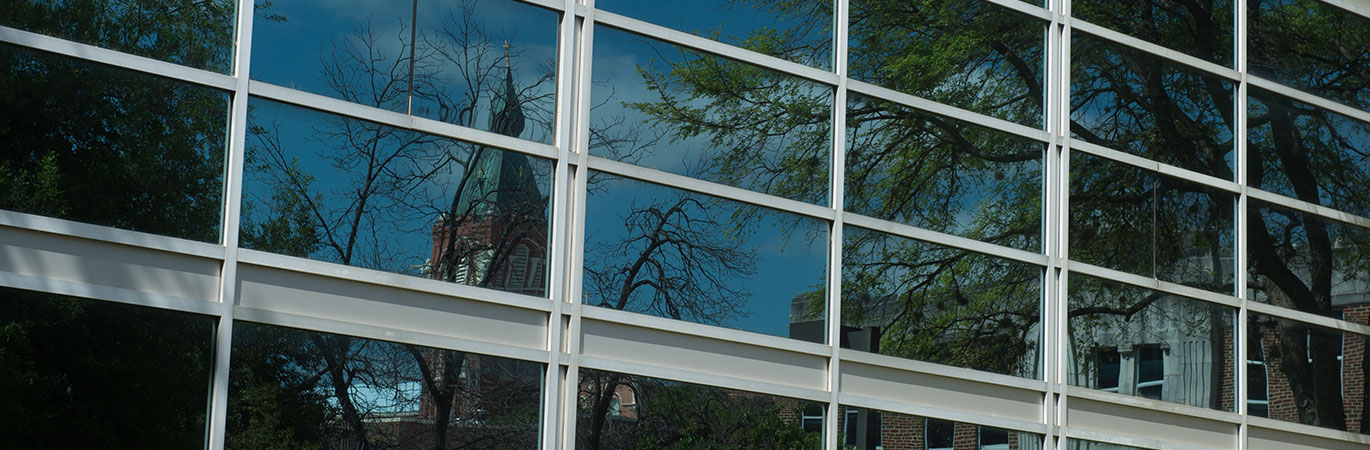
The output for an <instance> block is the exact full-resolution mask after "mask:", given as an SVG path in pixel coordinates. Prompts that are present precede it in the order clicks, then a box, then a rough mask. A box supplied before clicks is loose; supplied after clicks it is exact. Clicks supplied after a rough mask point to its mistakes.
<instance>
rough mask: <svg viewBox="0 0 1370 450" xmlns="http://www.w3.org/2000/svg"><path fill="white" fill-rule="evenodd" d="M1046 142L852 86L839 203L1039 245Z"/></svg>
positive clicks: (1022, 245) (994, 239) (1021, 245)
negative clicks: (855, 90)
mask: <svg viewBox="0 0 1370 450" xmlns="http://www.w3.org/2000/svg"><path fill="white" fill-rule="evenodd" d="M1044 145H1045V144H1043V143H1040V142H1037V141H1033V140H1030V139H1025V138H1020V137H1017V136H1014V135H1010V134H1007V133H1002V132H997V131H994V130H992V129H989V128H984V127H980V126H978V125H975V124H972V123H970V122H965V121H961V120H956V119H952V118H949V117H943V116H938V115H935V114H931V113H927V112H923V111H919V110H915V109H913V108H908V107H904V106H900V105H897V104H895V103H891V102H888V101H884V100H880V99H877V98H873V97H866V96H862V95H859V94H851V96H850V100H849V101H848V104H847V175H846V190H845V195H846V198H845V201H846V204H845V205H844V208H845V209H846V210H847V211H851V212H855V213H858V214H863V215H867V216H872V217H877V218H881V219H888V220H893V221H897V222H901V223H905V224H909V225H913V226H917V227H922V228H927V229H931V230H935V231H940V232H943V233H948V234H955V235H959V236H964V237H969V238H972V239H978V240H983V241H988V242H991V243H995V244H999V245H1004V246H1007V247H1014V248H1018V249H1022V250H1028V251H1034V252H1035V251H1040V249H1041V235H1042V207H1041V205H1042V164H1043V163H1042V155H1043V150H1042V149H1043V148H1044Z"/></svg>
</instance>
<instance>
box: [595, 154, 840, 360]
mask: <svg viewBox="0 0 1370 450" xmlns="http://www.w3.org/2000/svg"><path fill="white" fill-rule="evenodd" d="M591 183H592V185H591V190H590V195H589V196H588V199H587V200H586V203H587V205H586V214H585V217H586V218H585V229H586V230H590V231H589V235H588V236H586V238H585V239H586V242H585V303H586V304H588V305H593V306H600V307H605V308H611V309H617V310H623V311H631V312H636V313H642V314H651V315H654V316H661V317H667V318H672V319H677V320H686V321H690V322H697V323H704V324H709V325H718V326H724V327H729V328H736V329H740V330H745V331H752V332H757V333H764V334H770V335H775V336H789V337H791V338H795V339H801V340H806V341H812V342H823V341H824V339H825V337H826V336H827V332H826V330H827V328H826V326H825V325H824V324H825V323H826V321H825V320H826V317H827V313H826V308H825V307H824V306H825V305H826V304H827V302H826V300H825V298H826V296H825V292H827V291H826V288H825V285H826V283H825V282H824V280H825V279H826V277H825V276H824V274H825V272H824V271H825V270H826V267H827V254H828V226H827V223H825V222H823V221H820V220H818V219H812V218H807V217H802V216H798V215H795V214H791V213H785V212H780V211H775V210H771V209H766V208H762V207H758V206H753V205H750V204H745V203H739V202H735V201H731V200H725V199H721V198H717V197H711V196H707V195H703V194H695V193H690V192H687V191H682V190H678V189H674V188H668V187H665V186H659V185H655V184H650V183H645V182H640V181H633V180H629V179H624V178H618V177H615V176H612V175H609V174H605V173H593V174H592V175H591Z"/></svg>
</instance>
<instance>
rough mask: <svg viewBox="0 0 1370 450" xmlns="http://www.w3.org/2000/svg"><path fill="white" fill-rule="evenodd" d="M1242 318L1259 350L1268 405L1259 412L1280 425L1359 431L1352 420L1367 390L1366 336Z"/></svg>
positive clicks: (1254, 317) (1283, 321)
mask: <svg viewBox="0 0 1370 450" xmlns="http://www.w3.org/2000/svg"><path fill="white" fill-rule="evenodd" d="M1358 307H1359V308H1364V306H1363V305H1361V306H1358ZM1247 318H1248V322H1247V327H1246V330H1247V333H1249V335H1250V338H1251V339H1252V340H1257V339H1259V340H1260V342H1261V345H1262V346H1263V348H1264V349H1265V355H1264V356H1265V367H1266V379H1265V382H1266V384H1265V386H1266V389H1267V391H1268V394H1267V398H1268V399H1269V401H1268V403H1267V406H1266V408H1265V411H1262V412H1264V413H1266V414H1268V415H1269V417H1270V418H1271V419H1275V420H1283V421H1286V422H1294V423H1302V424H1305V425H1315V426H1320V427H1325V428H1332V429H1336V430H1343V431H1350V432H1352V433H1356V432H1359V431H1360V430H1361V429H1362V428H1361V427H1363V426H1364V425H1362V424H1361V423H1360V421H1359V420H1356V419H1358V418H1359V417H1360V415H1361V408H1362V407H1363V406H1364V400H1365V392H1366V390H1365V389H1366V388H1367V387H1370V386H1367V385H1366V380H1370V378H1367V377H1366V376H1365V371H1366V369H1367V367H1366V365H1365V358H1364V353H1365V345H1366V343H1367V339H1366V336H1363V335H1359V334H1355V333H1349V332H1343V331H1340V330H1336V329H1332V328H1324V327H1321V326H1316V325H1309V324H1306V323H1302V322H1296V321H1293V320H1289V319H1283V318H1277V317H1273V316H1267V315H1264V314H1257V313H1248V315H1247ZM1344 355H1345V356H1346V358H1343V356H1344ZM1248 376H1249V375H1248ZM1248 381H1249V382H1251V383H1255V382H1256V381H1258V380H1257V379H1254V378H1248ZM1259 388H1260V386H1257V385H1254V384H1253V385H1251V386H1248V389H1259Z"/></svg>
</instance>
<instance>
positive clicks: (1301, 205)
mask: <svg viewBox="0 0 1370 450" xmlns="http://www.w3.org/2000/svg"><path fill="white" fill-rule="evenodd" d="M1243 191H1244V192H1245V193H1246V195H1247V197H1250V198H1252V199H1255V200H1260V201H1262V202H1265V203H1269V204H1272V205H1275V206H1279V207H1283V208H1288V209H1292V210H1295V211H1299V212H1303V213H1308V214H1313V215H1317V216H1321V217H1323V218H1326V219H1328V220H1331V221H1334V222H1339V223H1342V224H1350V225H1355V226H1358V227H1361V228H1370V218H1366V217H1362V216H1358V215H1355V214H1350V213H1347V212H1343V211H1339V210H1336V209H1332V208H1328V207H1326V206H1322V205H1319V204H1317V203H1312V202H1307V201H1303V200H1299V199H1295V198H1290V197H1286V196H1283V195H1280V194H1276V193H1273V192H1269V191H1263V190H1260V189H1256V188H1253V187H1249V186H1248V187H1246V188H1245V189H1243Z"/></svg>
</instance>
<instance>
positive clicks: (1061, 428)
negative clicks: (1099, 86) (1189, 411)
mask: <svg viewBox="0 0 1370 450" xmlns="http://www.w3.org/2000/svg"><path fill="white" fill-rule="evenodd" d="M1053 6H1054V11H1053V12H1054V14H1052V29H1051V36H1050V38H1051V39H1053V40H1054V42H1053V43H1052V44H1053V45H1052V50H1053V51H1054V52H1055V59H1054V60H1053V61H1052V65H1051V67H1050V73H1051V78H1050V79H1051V80H1052V82H1053V83H1054V84H1053V86H1052V88H1051V89H1048V92H1050V93H1051V99H1052V108H1053V109H1052V111H1051V113H1052V115H1051V117H1049V118H1048V127H1049V129H1048V131H1050V132H1051V137H1052V141H1053V142H1052V144H1053V145H1052V146H1051V148H1050V152H1051V156H1052V157H1053V159H1052V161H1049V162H1054V163H1055V171H1054V172H1052V171H1051V170H1048V173H1049V174H1050V175H1052V176H1051V177H1050V178H1049V180H1050V183H1051V184H1050V190H1049V192H1048V195H1047V197H1048V198H1049V199H1050V203H1049V205H1050V206H1051V209H1049V212H1050V213H1052V214H1053V219H1054V220H1052V221H1051V223H1052V224H1053V226H1054V229H1053V231H1054V233H1053V234H1052V236H1054V241H1053V245H1051V246H1050V247H1049V248H1048V255H1049V256H1050V257H1051V258H1052V264H1051V265H1050V266H1049V267H1048V268H1047V271H1046V274H1047V275H1048V276H1047V279H1046V280H1045V283H1047V284H1049V287H1052V288H1054V289H1048V290H1047V292H1046V294H1048V295H1047V296H1046V303H1047V305H1049V306H1050V307H1049V308H1045V310H1046V311H1047V314H1049V319H1050V320H1051V324H1052V325H1053V326H1054V328H1053V329H1051V331H1053V333H1052V334H1051V336H1052V338H1051V339H1050V344H1051V347H1050V349H1049V352H1051V354H1052V355H1053V357H1054V359H1053V360H1052V361H1051V365H1050V369H1049V370H1048V373H1049V374H1050V375H1051V376H1050V377H1049V378H1047V380H1046V381H1047V395H1046V398H1045V402H1046V403H1047V404H1046V405H1045V406H1046V411H1045V412H1046V413H1047V414H1049V415H1048V416H1047V417H1045V418H1046V420H1047V431H1048V434H1047V437H1046V450H1055V449H1057V448H1064V447H1066V441H1065V440H1064V439H1063V436H1064V435H1065V434H1066V433H1067V432H1068V430H1069V427H1068V424H1067V423H1066V420H1065V419H1066V416H1067V414H1066V411H1067V408H1068V407H1069V405H1068V403H1067V402H1068V400H1069V394H1068V393H1067V391H1066V389H1064V385H1065V377H1066V375H1065V374H1066V373H1068V372H1069V367H1067V365H1068V364H1067V362H1068V360H1069V355H1068V351H1069V350H1068V348H1067V345H1068V343H1069V328H1070V322H1069V321H1068V317H1069V314H1068V310H1069V305H1067V293H1068V292H1070V290H1069V282H1070V261H1069V258H1070V247H1069V243H1070V239H1069V236H1070V226H1069V224H1070V145H1071V140H1070V112H1071V111H1070V42H1071V39H1070V34H1071V19H1070V0H1056V1H1055V4H1054V5H1053ZM1049 169H1050V168H1049ZM1053 274H1054V277H1052V276H1049V275H1053Z"/></svg>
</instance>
